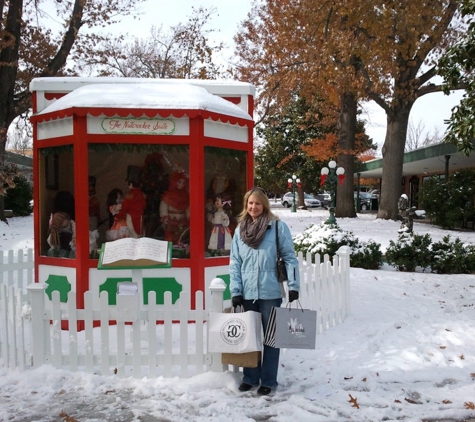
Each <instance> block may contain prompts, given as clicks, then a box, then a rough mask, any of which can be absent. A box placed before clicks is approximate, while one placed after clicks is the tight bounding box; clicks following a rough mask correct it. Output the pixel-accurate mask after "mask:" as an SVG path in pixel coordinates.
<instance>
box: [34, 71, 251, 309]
mask: <svg viewBox="0 0 475 422" xmlns="http://www.w3.org/2000/svg"><path fill="white" fill-rule="evenodd" d="M30 90H31V92H32V95H33V111H34V115H33V116H32V118H31V121H32V124H33V145H34V163H35V166H34V207H35V208H34V226H35V227H34V241H35V280H36V281H37V282H40V283H47V284H48V289H47V294H48V295H49V296H50V297H51V293H52V291H55V290H57V291H59V292H60V297H61V300H62V301H66V300H67V293H68V292H69V291H71V290H72V291H75V292H76V293H77V301H78V303H77V306H78V307H79V308H83V307H84V302H83V294H84V292H86V291H91V292H93V296H94V298H95V300H97V301H98V300H99V295H100V293H101V292H102V291H103V290H106V291H108V292H109V302H110V303H111V304H113V303H114V301H115V295H116V292H117V285H118V283H121V282H128V281H132V278H134V280H135V278H136V274H134V277H132V269H114V270H108V271H100V270H98V269H97V266H98V256H99V255H98V251H99V250H100V248H101V246H102V244H103V243H104V242H106V241H107V240H108V239H111V238H118V237H120V236H124V233H128V234H126V235H130V233H132V232H133V231H135V232H136V235H138V236H146V237H151V238H155V239H160V240H167V241H170V242H172V245H173V246H172V257H173V258H172V263H171V267H170V268H154V269H143V270H142V271H141V280H140V282H141V283H142V285H141V292H142V293H141V296H142V297H141V298H140V303H141V304H142V305H146V304H147V300H148V299H147V297H148V292H149V291H151V290H154V291H156V293H157V295H156V296H157V303H162V302H163V295H164V293H165V291H171V292H172V297H173V301H174V302H176V300H178V297H179V294H180V292H181V291H187V292H190V293H191V295H190V297H191V298H192V299H191V301H192V303H190V306H191V307H194V306H195V304H194V302H193V301H194V299H193V298H194V293H195V292H196V291H197V290H202V291H204V292H208V289H207V286H208V284H209V283H210V282H211V280H212V279H213V278H215V277H220V278H222V279H223V280H225V282H227V283H229V275H228V264H229V234H231V236H232V234H233V232H234V229H235V227H236V216H237V215H238V214H239V213H240V212H241V210H242V198H243V194H244V193H245V191H246V190H247V189H248V188H249V187H251V186H252V180H253V171H252V169H253V142H252V140H253V138H252V137H253V127H254V121H253V98H254V88H253V86H252V85H250V84H247V83H242V82H234V81H211V80H157V79H136V78H132V79H131V78H74V77H59V78H38V79H34V80H33V81H32V82H31V85H30ZM122 200H123V202H122ZM119 204H120V205H121V206H122V205H123V206H124V209H125V208H127V210H128V212H127V213H126V214H125V215H121V214H120V208H121V206H120V207H117V205H119ZM126 204H128V205H127V206H126ZM129 228H130V231H128V230H129ZM222 233H226V234H227V236H228V237H227V239H228V241H224V240H223V239H225V238H224V237H223V236H222ZM111 241H113V240H111ZM206 294H207V293H205V300H206ZM226 297H227V298H229V290H228V291H227V292H226V293H225V298H226Z"/></svg>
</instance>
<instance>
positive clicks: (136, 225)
mask: <svg viewBox="0 0 475 422" xmlns="http://www.w3.org/2000/svg"><path fill="white" fill-rule="evenodd" d="M140 179H141V169H140V167H138V166H128V167H127V179H126V182H127V186H128V188H129V191H128V192H127V194H126V195H125V198H124V202H122V207H121V209H120V210H118V211H119V212H118V213H117V218H118V219H119V220H125V221H127V214H129V216H130V218H131V220H132V226H133V230H134V232H135V233H136V234H137V237H140V236H142V235H143V213H144V210H145V206H146V197H145V194H144V193H143V192H142V190H141V189H140Z"/></svg>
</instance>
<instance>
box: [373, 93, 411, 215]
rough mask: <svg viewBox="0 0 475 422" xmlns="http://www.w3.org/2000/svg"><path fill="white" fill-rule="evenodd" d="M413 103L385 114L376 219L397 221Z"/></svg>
mask: <svg viewBox="0 0 475 422" xmlns="http://www.w3.org/2000/svg"><path fill="white" fill-rule="evenodd" d="M413 104H414V103H413V102H410V103H408V102H406V104H405V106H401V107H398V108H396V109H394V108H393V109H392V111H391V113H388V114H387V125H388V127H387V130H386V138H385V140H384V145H383V149H382V154H383V175H382V181H381V193H380V196H379V197H380V202H379V211H378V218H382V219H385V220H397V218H398V209H397V202H398V199H399V197H400V196H401V194H402V193H403V188H402V167H403V163H404V147H405V145H406V133H407V126H408V123H409V113H410V112H411V108H412V105H413Z"/></svg>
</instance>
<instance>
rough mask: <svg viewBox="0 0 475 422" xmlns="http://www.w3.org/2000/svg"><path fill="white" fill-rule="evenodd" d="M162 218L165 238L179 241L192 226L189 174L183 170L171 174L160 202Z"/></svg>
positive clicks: (174, 241)
mask: <svg viewBox="0 0 475 422" xmlns="http://www.w3.org/2000/svg"><path fill="white" fill-rule="evenodd" d="M160 220H161V222H162V225H163V230H164V232H165V240H168V241H171V242H173V244H177V243H179V242H180V240H181V235H182V234H183V233H184V232H185V231H186V229H188V227H189V226H190V196H189V193H188V176H187V175H186V174H185V173H184V172H182V171H175V172H173V173H172V174H171V176H170V183H169V188H168V190H167V191H166V192H165V193H164V194H163V196H162V198H161V202H160Z"/></svg>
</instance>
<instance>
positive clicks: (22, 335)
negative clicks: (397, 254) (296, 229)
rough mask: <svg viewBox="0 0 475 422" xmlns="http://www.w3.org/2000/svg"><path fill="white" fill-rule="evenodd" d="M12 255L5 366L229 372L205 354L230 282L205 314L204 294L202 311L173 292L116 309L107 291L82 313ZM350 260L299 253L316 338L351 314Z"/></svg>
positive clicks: (5, 282) (214, 285)
mask: <svg viewBox="0 0 475 422" xmlns="http://www.w3.org/2000/svg"><path fill="white" fill-rule="evenodd" d="M10 252H11V251H9V252H8V260H7V261H8V262H6V263H5V259H4V260H3V261H2V266H1V267H0V281H1V282H0V366H3V367H7V368H11V369H19V370H26V369H28V368H30V367H33V368H36V367H38V366H40V365H43V364H51V365H52V366H54V367H56V368H62V369H67V370H71V371H85V372H87V373H94V374H102V375H112V374H116V375H118V376H121V377H129V376H132V377H136V378H141V377H144V376H146V377H149V378H155V377H158V376H164V377H173V376H179V377H189V376H191V375H195V374H199V373H203V372H206V371H209V370H213V371H223V370H224V369H228V367H227V366H226V367H225V366H223V365H222V364H221V359H220V354H212V353H208V352H207V324H206V323H207V321H208V320H209V313H210V312H211V311H213V312H222V311H223V309H224V307H225V305H227V306H229V303H225V302H224V301H223V292H224V290H225V288H226V286H225V283H224V281H222V280H220V279H214V280H213V281H212V282H211V284H210V291H211V301H210V303H209V304H208V306H207V309H204V308H203V306H202V304H203V302H204V299H203V292H201V291H198V292H196V296H195V304H196V305H195V308H196V309H189V306H188V304H189V303H190V298H189V293H186V292H182V293H181V295H180V299H179V300H178V301H177V302H176V303H175V304H174V305H173V304H172V298H171V293H170V292H167V293H166V294H165V298H164V299H165V300H164V305H155V302H156V300H155V299H156V298H155V292H150V293H149V297H148V305H142V306H139V304H138V296H137V295H135V296H133V295H131V296H124V297H120V296H118V297H117V299H118V300H117V305H114V306H110V305H108V300H107V299H108V298H107V292H102V293H101V296H100V301H99V302H100V305H99V307H98V308H97V309H96V308H94V307H93V300H92V299H93V298H92V292H86V293H85V296H84V309H76V295H75V293H74V292H70V293H69V294H68V301H67V303H61V302H60V299H59V293H58V292H53V294H52V300H51V301H50V300H48V299H47V296H46V294H45V289H46V287H47V285H44V284H39V283H33V282H32V281H33V279H32V273H33V271H32V270H33V267H34V263H33V259H32V255H30V254H27V255H26V256H27V257H30V256H31V259H30V260H28V259H26V260H25V259H24V257H25V255H24V254H23V253H21V254H20V253H17V254H16V255H15V254H13V253H10ZM15 256H17V257H18V258H17V259H14V257H15ZM20 256H21V259H20V258H19V257H20ZM3 258H5V257H3ZM10 258H11V260H10ZM349 259H350V250H349V248H347V247H343V248H341V249H340V250H339V251H338V253H337V255H336V256H335V257H334V259H333V260H332V261H330V260H329V259H328V256H324V257H323V260H320V257H319V256H318V255H317V256H316V262H315V264H312V263H311V260H310V256H307V257H306V259H305V260H304V259H303V257H302V255H299V261H300V275H301V292H300V302H301V304H302V307H303V308H305V309H312V310H316V311H317V332H318V333H321V332H323V331H325V330H327V329H329V328H331V327H333V326H335V325H338V324H340V323H341V322H343V321H344V319H345V318H346V316H347V315H348V314H349V312H350V292H349V290H350V271H349V270H350V265H349ZM14 261H16V262H14ZM17 264H18V265H17ZM15 265H17V268H18V269H17V270H15V268H16V267H15ZM15 271H17V274H16V276H15ZM25 271H26V273H27V275H26V276H25V274H24V272H25ZM20 273H22V274H23V275H20ZM5 274H7V277H5ZM25 282H28V285H27V287H26V291H27V294H26V295H25ZM119 298H120V300H119ZM111 321H114V322H113V323H110V322H111ZM157 322H158V323H157ZM78 327H79V329H78ZM233 370H236V368H233Z"/></svg>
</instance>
